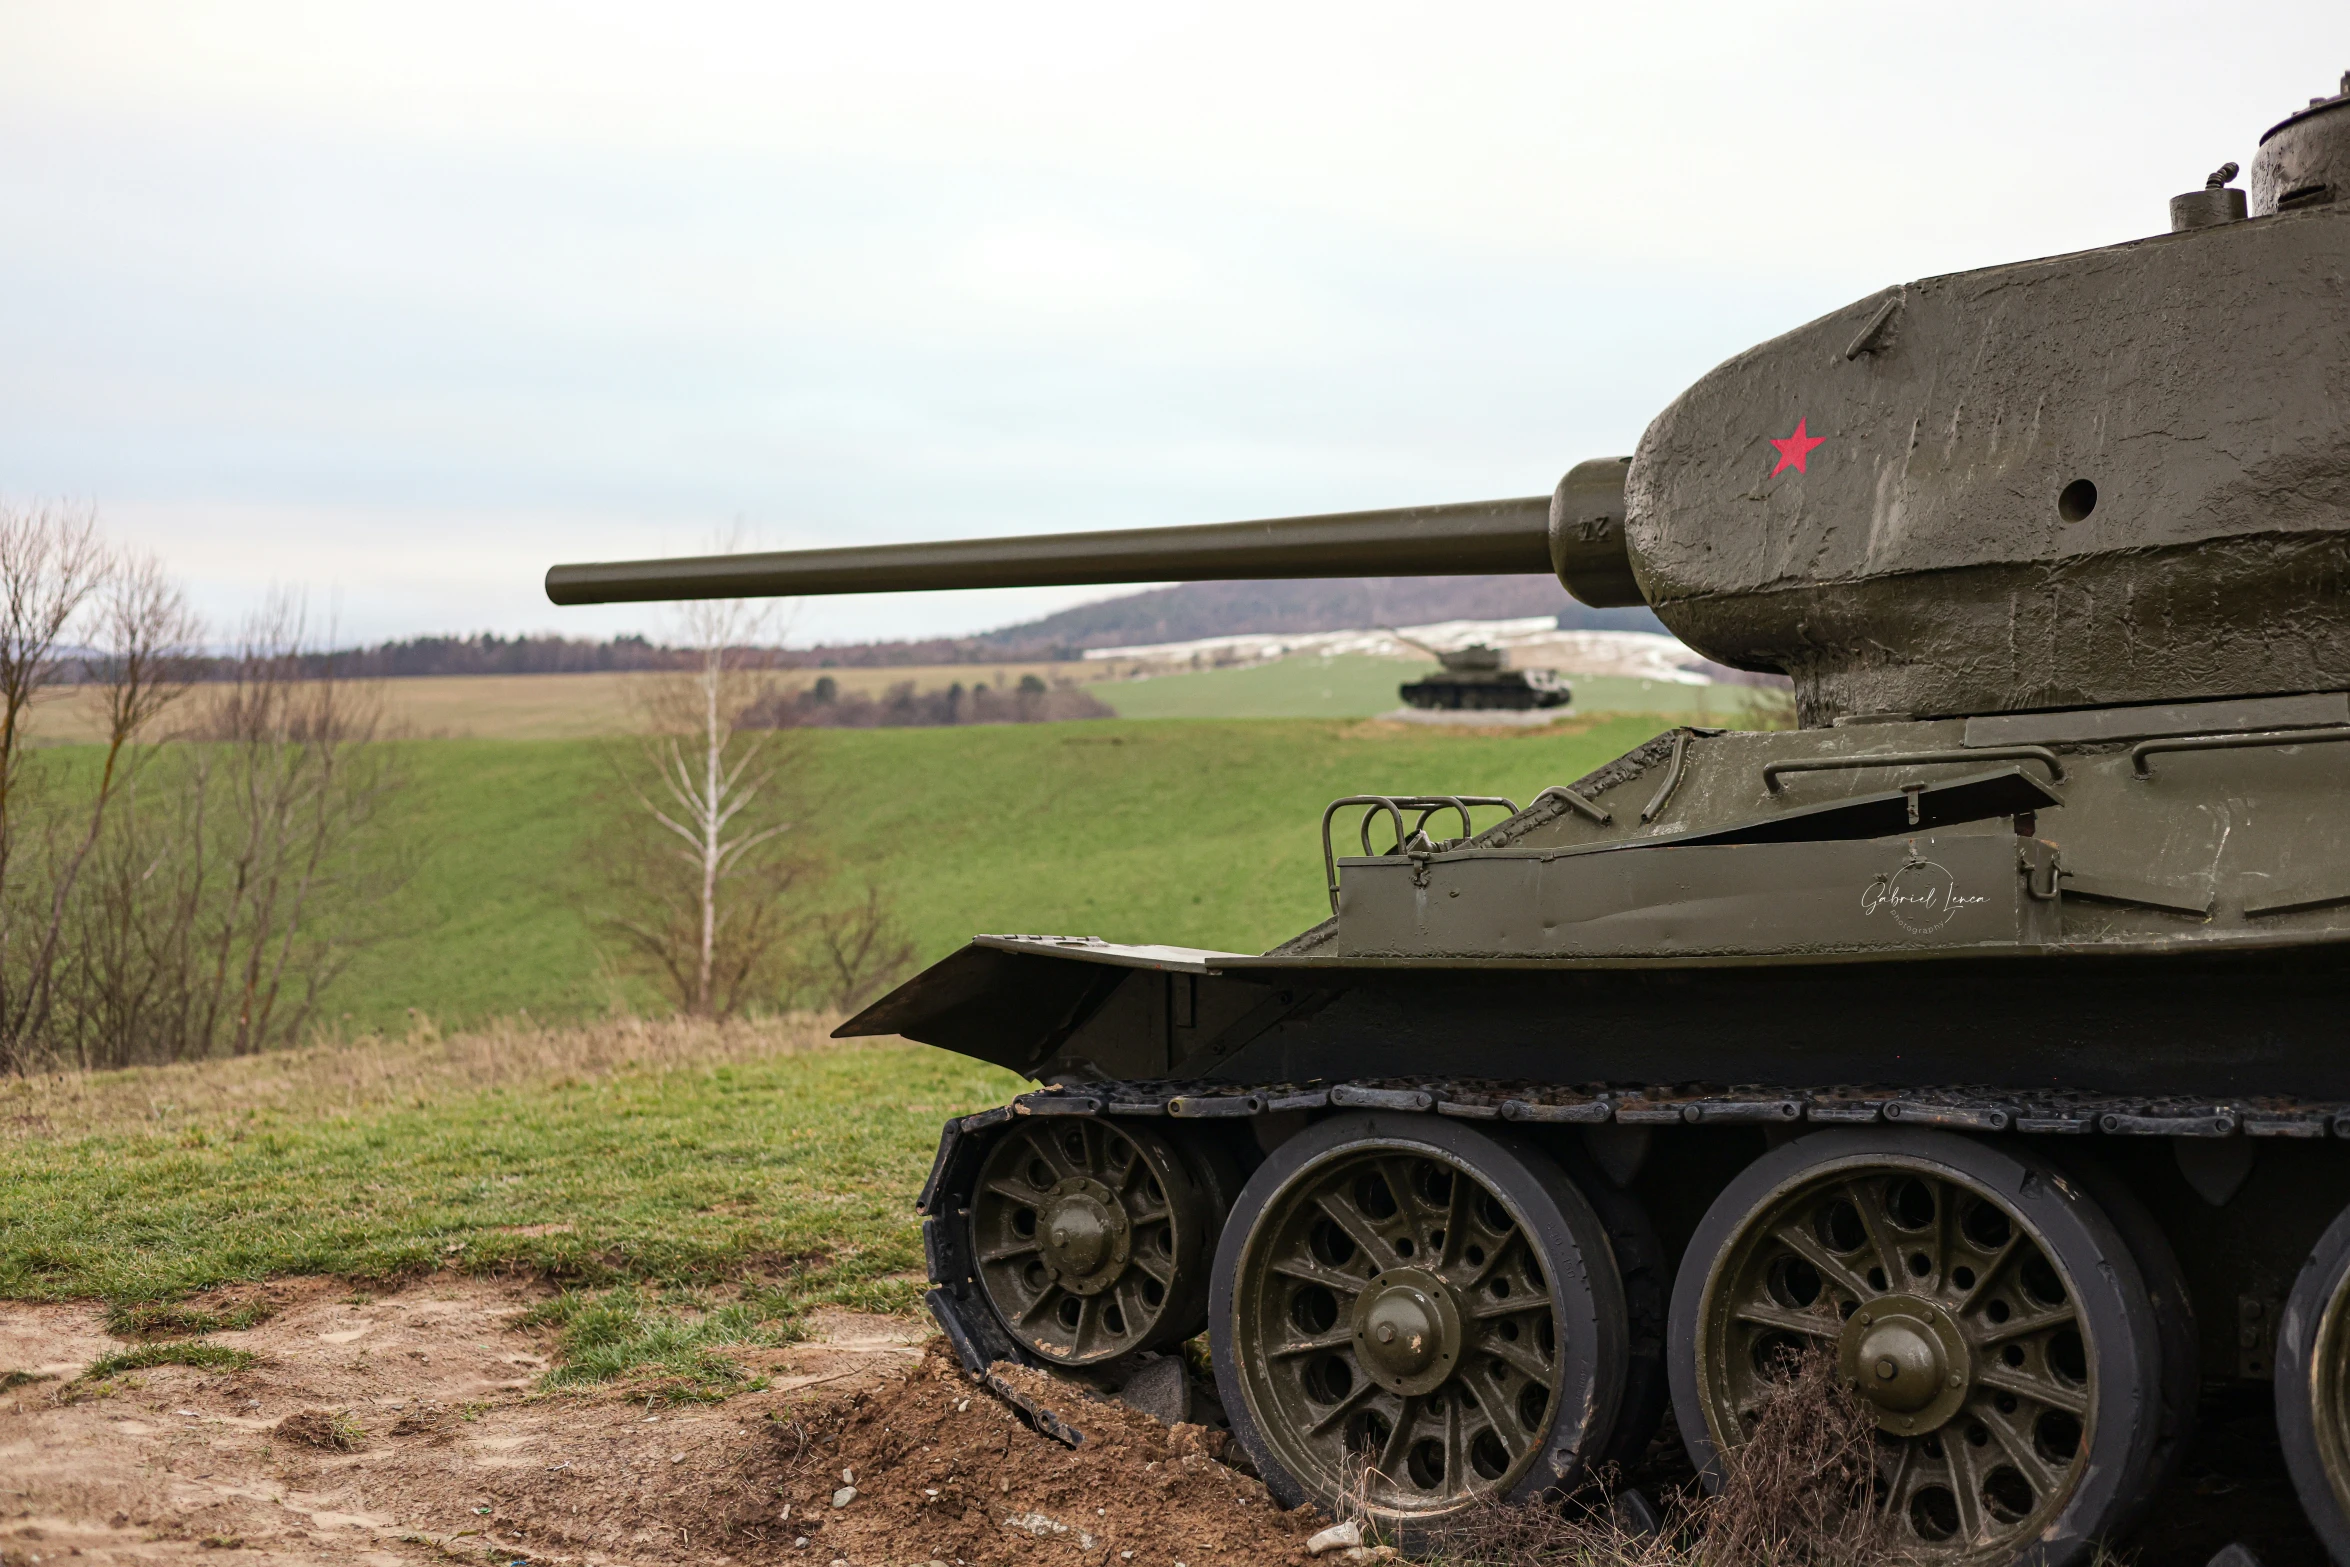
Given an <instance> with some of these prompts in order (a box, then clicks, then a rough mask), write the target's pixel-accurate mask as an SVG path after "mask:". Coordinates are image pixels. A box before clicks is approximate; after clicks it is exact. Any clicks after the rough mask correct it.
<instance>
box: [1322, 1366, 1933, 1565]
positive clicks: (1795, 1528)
mask: <svg viewBox="0 0 2350 1567" xmlns="http://www.w3.org/2000/svg"><path fill="white" fill-rule="evenodd" d="M1760 1416H1761V1418H1760V1420H1759V1422H1758V1423H1757V1425H1756V1427H1755V1432H1754V1435H1753V1437H1752V1438H1751V1439H1750V1440H1749V1441H1748V1442H1747V1443H1746V1445H1745V1446H1743V1447H1741V1448H1739V1449H1738V1450H1737V1451H1736V1452H1735V1453H1733V1454H1731V1455H1729V1460H1728V1463H1727V1466H1726V1467H1727V1469H1728V1473H1727V1474H1726V1475H1725V1477H1724V1482H1723V1485H1722V1488H1721V1490H1720V1491H1719V1492H1718V1493H1716V1494H1715V1495H1713V1496H1702V1495H1690V1496H1673V1497H1668V1498H1666V1499H1665V1503H1664V1506H1663V1508H1662V1512H1663V1526H1662V1527H1661V1528H1659V1529H1658V1530H1656V1531H1655V1532H1654V1533H1643V1532H1640V1531H1639V1530H1638V1529H1637V1528H1636V1527H1633V1526H1631V1525H1630V1524H1629V1522H1628V1520H1627V1519H1626V1517H1625V1515H1624V1514H1623V1513H1622V1512H1620V1511H1619V1510H1618V1509H1617V1508H1616V1507H1615V1506H1613V1505H1612V1500H1613V1499H1612V1498H1611V1497H1609V1496H1608V1495H1606V1494H1605V1491H1604V1488H1603V1489H1602V1494H1601V1495H1599V1496H1598V1497H1597V1498H1596V1499H1593V1498H1578V1499H1576V1501H1575V1502H1573V1503H1571V1504H1570V1505H1569V1506H1568V1507H1566V1508H1564V1509H1562V1508H1559V1507H1556V1506H1551V1505H1544V1504H1541V1503H1535V1504H1531V1505H1528V1506H1522V1507H1501V1506H1495V1507H1490V1508H1487V1509H1485V1510H1483V1511H1481V1512H1478V1513H1475V1514H1472V1515H1471V1516H1469V1517H1467V1518H1465V1519H1463V1520H1461V1521H1460V1522H1459V1523H1457V1524H1455V1525H1453V1526H1452V1527H1451V1528H1450V1529H1449V1530H1448V1532H1447V1536H1446V1538H1445V1539H1444V1541H1443V1542H1442V1543H1441V1545H1439V1546H1437V1547H1436V1548H1435V1549H1434V1550H1433V1551H1431V1552H1429V1553H1428V1554H1427V1555H1426V1556H1424V1557H1423V1559H1424V1560H1426V1561H1429V1562H1433V1563H1438V1564H1441V1567H1563V1564H1569V1563H1572V1564H1576V1567H1878V1564H1888V1563H1892V1562H1894V1561H1895V1560H1897V1555H1898V1553H1897V1551H1896V1549H1895V1548H1894V1544H1893V1540H1892V1537H1891V1534H1890V1531H1889V1530H1888V1529H1887V1527H1886V1519H1885V1515H1884V1514H1883V1512H1882V1511H1881V1510H1880V1509H1879V1507H1878V1505H1877V1503H1876V1499H1875V1496H1874V1486H1873V1482H1874V1479H1875V1474H1876V1452H1877V1448H1876V1434H1875V1424H1874V1422H1873V1421H1872V1420H1871V1419H1870V1417H1869V1416H1868V1414H1867V1413H1865V1412H1864V1411H1863V1410H1862V1409H1861V1407H1860V1405H1859V1402H1858V1401H1857V1400H1856V1399H1854V1398H1853V1397H1852V1395H1851V1394H1850V1393H1849V1392H1847V1391H1846V1390H1845V1389H1844V1387H1843V1386H1842V1385H1841V1384H1840V1383H1839V1382H1838V1380H1837V1378H1836V1367H1835V1362H1834V1360H1833V1359H1832V1358H1830V1357H1829V1356H1827V1355H1824V1354H1817V1353H1815V1354H1813V1355H1811V1356H1808V1357H1807V1358H1806V1359H1805V1360H1804V1361H1802V1362H1801V1363H1799V1364H1798V1365H1797V1366H1796V1367H1794V1368H1793V1375H1791V1376H1790V1377H1789V1378H1788V1379H1787V1380H1786V1381H1785V1382H1783V1383H1781V1384H1780V1385H1779V1386H1778V1387H1777V1388H1776V1389H1775V1390H1774V1391H1773V1393H1772V1394H1771V1395H1770V1397H1769V1398H1768V1399H1767V1400H1766V1401H1765V1403H1764V1405H1763V1407H1762V1409H1761V1411H1760ZM1342 1511H1351V1512H1353V1514H1354V1515H1355V1516H1357V1517H1365V1515H1364V1514H1363V1512H1362V1510H1361V1508H1360V1507H1359V1506H1357V1507H1355V1508H1352V1509H1342ZM1366 1522H1367V1528H1366V1533H1369V1532H1371V1526H1375V1525H1376V1523H1377V1520H1376V1519H1375V1518H1367V1519H1366Z"/></svg>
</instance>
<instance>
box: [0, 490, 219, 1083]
mask: <svg viewBox="0 0 2350 1567" xmlns="http://www.w3.org/2000/svg"><path fill="white" fill-rule="evenodd" d="M74 630H79V631H80V632H81V633H82V634H84V635H86V636H89V637H90V638H92V640H93V641H94V642H95V643H96V646H95V647H94V648H75V649H67V648H63V647H61V646H60V643H61V641H62V639H63V638H64V637H65V636H66V635H67V634H68V633H69V631H74ZM197 636H198V628H197V623H196V620H195V618H194V616H192V615H191V614H190V613H189V611H188V607H187V603H186V600H185V599H184V598H183V597H182V595H181V594H180V592H179V590H178V589H177V588H176V587H175V586H173V584H172V583H171V582H170V580H169V579H168V578H167V577H165V576H164V574H163V570H162V567H161V566H160V565H159V564H158V563H157V562H156V561H154V560H153V559H152V558H150V557H147V556H143V555H135V554H123V553H119V552H112V551H109V550H107V549H106V548H105V547H104V546H103V545H102V544H101V543H100V541H99V539H98V535H97V531H96V528H95V525H94V523H93V521H92V519H91V518H90V516H89V515H88V514H87V513H79V512H60V511H56V510H47V511H33V512H20V511H9V510H0V1070H22V1069H23V1068H24V1067H25V1066H26V1065H27V1064H28V1061H29V1059H30V1057H31V1055H32V1054H33V1053H34V1051H35V1049H36V1048H37V1046H38V1045H39V1043H40V1042H41V1041H42V1040H44V1039H46V1038H47V1037H48V1036H49V1034H50V1032H51V1024H52V1020H53V1017H54V1015H55V1013H56V1010H57V1008H58V1006H59V1004H60V999H61V998H60V994H59V986H60V982H61V975H62V973H63V971H64V969H65V967H66V965H65V961H64V960H65V959H66V957H67V956H68V954H67V953H66V950H65V943H66V940H67V937H68V933H69V928H70V926H71V925H72V923H73V921H74V919H75V912H76V898H77V896H78V895H79V893H80V891H81V889H82V881H83V874H84V872H85V870H86V869H87V867H88V866H89V864H90V862H91V856H92V855H93V854H94V853H95V852H96V851H97V849H98V846H99V843H100V841H101V838H102V837H103V835H104V834H105V832H106V830H107V827H108V824H109V818H110V815H111V813H112V812H113V810H114V808H115V805H116V802H117V799H118V797H119V795H120V793H121V791H122V789H123V788H124V786H125V784H126V783H127V781H128V778H129V775H130V774H131V772H132V771H133V770H134V768H135V766H136V764H137V763H138V762H139V761H141V760H143V758H144V754H145V753H144V752H143V751H142V750H140V749H137V748H136V742H138V741H139V740H140V739H141V738H142V737H143V735H144V734H145V732H146V730H147V729H148V727H149V726H150V725H151V724H152V723H153V721H154V720H155V718H156V717H157V716H158V715H159V714H160V713H162V711H163V710H164V709H165V708H166V707H168V706H169V705H170V704H171V703H172V702H174V701H176V700H177V699H178V698H179V697H180V696H181V695H182V694H183V693H184V692H185V691H186V690H187V684H188V678H189V674H190V655H191V653H192V650H193V648H194V644H195V642H196V639H197ZM68 666H71V667H73V668H74V669H75V670H76V671H77V672H78V673H79V674H80V676H81V677H82V681H83V683H84V684H85V685H89V684H95V685H96V686H97V687H98V688H99V692H100V695H101V697H102V700H103V707H104V711H105V718H106V738H105V749H104V755H103V759H102V760H101V762H100V763H99V767H98V775H97V779H96V783H95V787H94V788H93V789H92V791H91V794H90V798H89V800H88V802H87V805H86V807H85V808H84V811H83V814H82V817H81V820H80V822H79V825H78V826H74V825H69V823H68V821H67V819H66V817H65V814H64V812H63V810H62V808H61V807H59V806H58V805H57V803H56V802H54V801H52V802H50V806H51V808H50V809H49V810H48V811H47V812H46V813H45V815H44V817H43V819H41V820H40V821H39V823H38V826H39V827H40V828H41V829H43V830H41V831H37V832H36V831H33V830H31V829H32V828H33V827H34V825H35V823H34V813H33V811H32V810H31V809H30V808H29V807H30V805H31V803H32V802H31V801H29V800H28V798H27V784H28V778H27V767H28V764H29V753H28V750H27V745H26V741H27V725H28V720H29V718H30V716H31V707H32V702H33V699H34V697H35V695H36V694H37V693H38V692H39V691H40V689H41V688H42V687H43V686H46V685H49V684H52V683H54V682H56V681H57V680H58V678H59V677H60V674H61V673H62V672H63V670H64V669H65V668H67V667H68Z"/></svg>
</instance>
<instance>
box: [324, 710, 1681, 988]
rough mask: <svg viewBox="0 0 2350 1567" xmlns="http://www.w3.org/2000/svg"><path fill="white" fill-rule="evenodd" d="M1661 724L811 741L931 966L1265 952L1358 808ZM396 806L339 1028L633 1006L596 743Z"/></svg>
mask: <svg viewBox="0 0 2350 1567" xmlns="http://www.w3.org/2000/svg"><path fill="white" fill-rule="evenodd" d="M1656 729H1657V725H1656V723H1655V722H1654V721H1653V720H1651V719H1647V718H1625V719H1618V720H1611V721H1606V722H1601V723H1599V724H1597V725H1585V724H1575V725H1569V726H1565V727H1564V728H1562V729H1561V730H1554V731H1530V732H1526V733H1522V734H1503V735H1495V734H1492V733H1484V734H1462V733H1457V732H1448V731H1443V730H1435V729H1426V730H1422V729H1406V728H1405V727H1404V726H1400V725H1393V726H1390V725H1362V724H1358V723H1351V722H1338V721H1310V720H1292V721H1281V722H1271V721H1251V720H1223V721H1209V720H1196V721H1184V722H1176V721H1164V720H1161V721H1135V720H1125V719H1104V720H1096V721H1092V722H1085V723H1069V724H1018V725H1014V724H1005V725H990V726H984V727H974V728H964V729H889V730H817V731H810V732H806V733H805V734H804V735H803V736H801V737H800V738H802V739H803V740H804V742H805V743H806V745H807V746H808V747H809V752H810V754H809V765H808V769H807V774H806V778H807V784H808V788H809V793H810V795H811V798H812V800H813V801H814V802H815V806H816V808H815V810H814V812H813V814H812V817H811V822H810V828H809V830H810V831H811V832H812V833H814V834H816V835H819V837H820V839H821V842H822V843H823V845H824V846H825V847H826V848H827V850H828V851H829V852H830V853H831V854H832V856H833V857H834V858H835V860H836V861H837V862H838V863H839V864H840V866H841V867H842V870H843V882H842V890H843V891H844V892H845V891H850V890H854V889H855V888H859V887H861V886H862V884H863V882H864V881H865V880H867V879H871V880H873V881H875V882H877V883H879V884H880V886H881V887H882V888H883V889H884V891H885V892H887V893H888V894H889V895H890V898H891V900H892V902H893V903H894V905H895V907H896V909H897V911H898V914H899V917H900V919H901V920H902V922H903V923H904V924H905V926H906V927H907V929H908V932H909V934H910V935H911V936H912V938H913V940H914V942H915V945H916V947H917V949H918V950H919V952H920V955H921V957H922V959H923V960H924V961H926V962H927V961H930V960H933V959H936V958H940V957H943V956H945V955H946V954H947V953H949V952H951V951H953V950H954V949H955V948H956V947H957V946H959V945H960V944H961V943H962V942H963V941H965V940H966V939H968V938H969V937H970V936H971V935H973V934H974V933H976V932H980V931H1051V932H1056V933H1060V934H1068V935H1095V936H1103V937H1107V938H1110V939H1113V940H1136V941H1166V942H1175V943H1180V944H1184V945H1192V946H1208V947H1223V948H1229V949H1234V950H1250V951H1261V950H1263V949H1264V948H1265V947H1268V946H1270V945H1272V944H1273V943H1275V942H1277V941H1280V940H1282V939H1284V938H1285V937H1287V936H1290V935H1292V934H1294V933H1296V932H1297V931H1299V930H1302V929H1304V928H1305V927H1306V926H1308V925H1311V924H1312V923H1314V921H1316V920H1318V919H1320V918H1321V917H1322V915H1323V914H1324V913H1325V912H1326V909H1327V905H1326V903H1325V901H1324V896H1323V891H1322V871H1321V864H1320V854H1321V850H1320V842H1319V838H1318V836H1317V832H1316V824H1317V823H1318V821H1319V820H1320V816H1321V812H1322V808H1323V806H1325V805H1326V804H1328V803H1329V802H1330V801H1331V800H1333V799H1336V798H1338V797H1339V796H1341V795H1346V794H1356V793H1363V792H1380V793H1386V792H1399V791H1410V792H1421V791H1441V792H1444V793H1477V794H1505V795H1508V796H1510V797H1512V798H1514V799H1518V800H1525V799H1528V798H1531V797H1532V796H1533V795H1534V794H1536V793H1537V792H1539V791H1540V790H1541V789H1542V788H1543V787H1544V786H1546V785H1548V784H1553V783H1564V782H1567V781H1569V780H1572V779H1574V778H1576V777H1578V776H1580V775H1581V774H1583V773H1585V772H1587V771H1589V770H1590V769H1591V768H1593V767H1595V766H1597V765H1599V763H1601V762H1603V761H1605V760H1606V759H1607V758H1609V757H1611V756H1614V755H1616V754H1617V753H1619V752H1622V751H1625V750H1628V749H1630V748H1631V747H1632V746H1634V745H1637V744H1639V743H1640V742H1641V741H1642V740H1644V739H1646V738H1647V737H1648V736H1649V735H1651V734H1653V733H1655V732H1656ZM404 751H405V754H406V761H407V765H408V769H409V773H410V777H411V778H412V780H413V782H412V786H411V789H410V792H409V795H408V798H407V799H406V800H405V801H404V802H403V803H402V805H401V807H400V809H401V810H403V811H404V812H405V813H407V819H408V821H409V822H410V823H411V827H410V833H411V838H412V841H415V842H417V843H420V844H422V845H424V846H425V850H424V853H423V856H422V859H421V862H420V865H419V868H418V872H417V875H416V877H415V879H414V880H413V881H412V882H411V883H410V884H409V886H408V887H407V888H406V890H405V891H404V892H402V893H401V895H400V896H399V897H398V898H396V899H394V900H393V901H392V903H391V904H390V905H389V906H388V907H387V908H386V909H385V910H384V920H385V924H386V926H387V929H388V931H389V935H388V937H387V938H386V939H384V940H383V941H381V942H380V943H379V944H377V945H376V946H374V947H372V948H371V949H369V950H368V951H366V952H365V953H363V954H362V955H361V957H360V958H359V960H358V961H357V962H355V963H354V964H353V965H352V966H351V968H350V970H349V971H348V972H347V973H346V974H345V975H344V976H343V977H342V979H341V980H340V981H338V983H337V984H336V986H335V987H334V989H333V990H332V991H331V992H330V994H329V995H328V997H327V1004H326V1008H325V1012H326V1017H327V1020H328V1021H330V1022H335V1023H339V1024H341V1025H342V1026H344V1027H345V1028H347V1029H349V1030H352V1031H357V1030H362V1029H394V1030H396V1029H399V1028H401V1027H403V1026H405V1024H406V1021H407V1014H408V1012H409V1010H410V1009H412V1008H413V1009H416V1010H418V1011H421V1012H424V1013H426V1014H428V1015H430V1016H431V1017H433V1018H434V1019H436V1020H437V1021H439V1022H440V1023H442V1024H443V1025H444V1026H455V1025H461V1024H464V1023H467V1022H471V1021H475V1020H479V1019H481V1018H485V1017H490V1016H494V1015H499V1014H510V1013H514V1012H517V1011H528V1012H530V1013H531V1014H532V1015H533V1016H535V1017H540V1018H544V1019H562V1018H573V1017H581V1016H586V1015H589V1014H593V1013H596V1012H600V1011H602V1010H604V1009H605V1008H607V1007H609V1006H610V1005H612V1004H613V1003H614V1001H615V1000H619V1001H622V1002H625V1003H626V1004H629V1005H633V1006H640V1007H641V1006H648V1005H652V1004H654V999H655V998H654V997H653V996H652V995H651V993H650V992H649V991H646V990H644V989H642V988H633V987H627V986H616V985H615V984H614V982H613V981H612V979H611V977H610V976H609V974H608V973H607V972H606V971H605V970H604V969H603V967H602V966H601V963H600V960H599V953H598V947H597V939H596V934H595V929H594V926H593V923H592V916H593V913H594V911H595V910H596V909H597V907H598V906H599V905H600V903H601V901H602V900H603V898H604V896H605V895H604V893H603V890H602V881H601V878H600V874H599V872H598V869H597V865H596V859H595V856H596V854H597V850H598V843H599V841H600V839H599V831H598V826H597V824H598V822H599V821H600V820H608V818H604V817H599V816H598V814H597V811H598V809H599V807H598V806H597V804H596V801H597V799H598V797H599V794H600V793H601V791H603V789H604V788H605V786H606V780H607V779H608V777H609V770H608V764H607V762H606V760H605V757H606V755H607V753H606V752H605V751H604V750H603V749H602V748H601V746H600V744H599V743H598V742H589V741H553V740H549V741H492V740H440V741H417V742H411V743H408V744H406V745H405V746H404Z"/></svg>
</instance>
